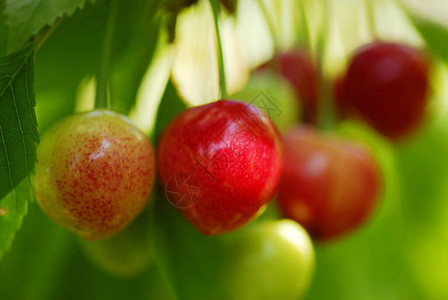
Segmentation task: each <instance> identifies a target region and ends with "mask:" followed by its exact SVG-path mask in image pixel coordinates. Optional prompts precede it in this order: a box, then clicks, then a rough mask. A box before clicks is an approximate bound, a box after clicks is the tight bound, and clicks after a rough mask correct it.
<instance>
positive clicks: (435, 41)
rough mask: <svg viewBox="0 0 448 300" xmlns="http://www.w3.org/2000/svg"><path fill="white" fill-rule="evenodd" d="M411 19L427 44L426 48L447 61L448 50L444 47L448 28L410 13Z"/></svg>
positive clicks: (446, 41) (447, 40) (447, 36)
mask: <svg viewBox="0 0 448 300" xmlns="http://www.w3.org/2000/svg"><path fill="white" fill-rule="evenodd" d="M411 20H412V22H413V24H414V25H415V27H416V28H417V30H418V31H419V32H420V34H421V36H422V37H423V39H424V40H425V41H426V43H427V44H428V49H429V50H430V51H431V52H432V53H434V54H435V55H437V56H439V57H440V58H441V59H443V60H445V61H448V50H447V48H446V45H447V43H448V29H447V28H446V27H443V26H442V25H439V24H437V23H435V22H433V21H431V20H428V19H424V18H422V17H417V16H413V15H411Z"/></svg>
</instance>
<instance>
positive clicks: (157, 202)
mask: <svg viewBox="0 0 448 300" xmlns="http://www.w3.org/2000/svg"><path fill="white" fill-rule="evenodd" d="M337 1H338V0H337ZM165 4H166V1H147V0H135V1H126V0H119V1H118V5H119V6H118V15H117V19H116V22H115V28H114V31H113V32H114V33H113V42H112V46H111V47H112V51H111V62H110V64H111V65H110V71H111V76H110V83H109V85H110V86H109V89H110V97H111V102H112V108H113V109H115V110H119V111H121V112H123V113H127V112H129V110H130V108H132V106H133V105H134V103H135V98H136V96H137V93H138V89H139V87H140V84H141V81H142V78H143V76H144V74H145V72H146V71H147V68H148V66H150V64H151V63H152V62H153V56H154V50H155V47H156V44H157V41H158V40H159V36H160V33H161V32H163V31H164V30H165V29H166V28H165V27H166V26H165V25H166V24H165V23H164V22H165V19H164V18H165V17H166V15H164V13H165V11H164V9H165V7H164V5H165ZM108 6H109V1H105V0H99V1H87V0H23V1H18V0H0V55H4V54H5V53H6V52H7V51H8V52H9V53H12V52H14V51H16V52H14V53H12V54H10V55H8V56H2V57H0V133H1V136H0V137H1V138H0V260H1V259H2V258H3V256H4V259H3V261H1V264H0V298H1V299H13V300H16V299H50V300H51V299H109V300H110V299H125V298H129V297H131V298H132V299H223V298H225V296H224V295H225V293H223V292H222V291H223V289H224V287H223V282H222V281H220V280H219V278H220V277H219V276H221V275H222V274H219V270H220V269H221V268H222V265H223V264H225V263H226V259H231V257H232V253H229V252H228V248H227V247H228V245H229V243H228V242H229V241H230V240H233V239H234V237H235V235H238V232H237V233H235V234H233V233H232V234H226V235H224V236H219V237H206V236H203V235H202V234H201V233H199V232H198V231H197V230H196V229H195V228H194V227H193V226H192V225H191V224H190V223H189V222H187V221H186V220H185V219H184V218H183V217H182V215H181V214H180V213H179V212H178V211H176V210H175V209H173V207H171V206H170V205H169V203H168V202H167V201H166V199H165V195H164V190H163V187H159V188H158V190H157V191H156V192H155V195H154V197H153V198H152V199H151V201H150V205H149V207H148V211H147V213H148V214H144V215H142V217H141V218H140V219H139V220H138V222H139V223H138V224H139V226H143V227H144V226H148V228H143V227H139V229H141V231H138V232H132V237H131V238H130V239H127V238H124V240H125V241H126V242H124V243H123V242H121V241H120V242H119V243H120V247H117V248H115V247H114V246H112V247H111V246H110V242H111V241H105V242H101V243H98V244H88V243H87V244H83V246H81V247H80V242H79V241H77V240H76V239H74V237H73V236H72V234H71V233H69V232H68V231H66V230H65V229H63V228H60V227H57V225H55V224H53V223H52V222H51V221H50V220H49V219H48V218H47V217H46V216H44V215H43V214H42V213H41V212H40V210H39V208H38V207H37V205H36V204H35V203H33V202H31V201H30V200H32V199H33V192H32V184H31V174H32V170H33V168H34V162H35V158H36V156H35V143H36V142H37V141H38V140H39V135H38V132H37V129H36V128H37V122H36V116H35V113H34V109H35V99H34V92H33V89H34V88H35V90H36V94H37V99H36V101H37V107H36V112H37V119H38V120H39V132H40V133H43V132H44V131H45V130H46V129H47V128H48V127H49V126H50V125H52V124H53V123H54V122H56V121H57V120H59V119H61V118H63V117H65V116H67V115H69V114H72V113H73V112H74V110H75V108H76V106H75V104H76V97H77V93H78V87H79V84H80V82H82V81H83V80H86V79H89V78H94V77H95V76H96V75H97V74H98V71H99V69H100V68H101V65H100V62H101V57H102V53H103V37H104V33H105V30H106V28H105V27H106V23H107V12H108ZM78 8H82V9H78ZM215 8H216V7H215ZM4 9H5V10H4ZM315 13H316V14H317V12H315ZM215 15H216V14H215ZM410 17H411V20H412V22H413V23H414V25H415V27H416V29H417V30H418V32H419V33H420V34H421V36H422V37H423V40H424V41H425V42H426V44H427V48H428V50H429V51H430V52H431V53H433V54H435V55H437V56H438V57H440V58H441V59H443V60H444V61H445V62H448V51H447V50H446V45H447V43H448V30H447V29H446V28H445V27H443V26H441V25H439V24H437V23H435V22H433V21H431V20H429V19H423V18H421V17H419V16H416V15H410ZM58 18H61V22H60V23H59V25H58V26H57V27H55V28H54V31H53V33H52V35H51V36H50V37H49V38H48V39H47V40H46V41H45V43H44V44H42V47H41V48H40V50H39V52H38V53H37V54H36V55H35V53H34V48H33V46H30V47H27V48H23V49H22V48H21V47H22V46H23V45H25V44H27V42H28V41H30V39H31V38H32V36H33V35H35V34H37V33H39V32H40V31H41V30H42V28H43V27H45V26H47V25H51V24H53V23H54V22H55V21H56V20H57V19H58ZM285 20H286V19H285ZM293 22H295V23H297V24H302V25H301V26H302V27H304V26H305V25H303V24H306V22H304V20H302V19H300V20H293ZM316 22H317V21H316ZM296 27H298V26H296ZM294 30H296V31H303V32H305V33H306V35H308V34H312V33H311V32H308V30H306V29H305V28H294ZM221 33H222V34H224V33H223V32H221ZM341 34H342V35H344V32H341ZM304 35H305V34H304ZM39 37H40V36H39ZM303 40H306V41H308V40H309V39H308V38H304V39H303ZM30 44H32V43H30ZM223 46H224V48H225V45H223ZM34 57H35V61H34ZM34 65H35V68H33V66H34ZM34 70H35V76H34V77H35V80H36V83H35V84H34V79H33V72H34ZM277 79H278V78H277ZM277 79H273V78H271V77H269V76H265V77H263V76H261V75H260V76H259V77H256V76H254V77H252V78H251V81H250V82H249V85H248V86H247V87H246V88H245V89H244V90H242V91H240V92H239V93H237V94H235V95H233V97H235V98H241V99H242V100H245V101H251V100H253V98H254V97H255V96H256V95H257V94H258V92H260V91H262V92H263V93H265V94H266V95H267V96H268V97H269V99H270V100H272V101H273V102H274V103H275V105H277V106H278V107H279V108H280V110H281V115H279V118H278V119H275V117H274V121H276V122H277V124H279V127H280V128H282V129H284V128H286V127H288V126H289V125H290V124H291V123H294V120H295V119H296V116H297V113H298V110H297V109H296V107H295V104H296V103H294V104H291V101H292V99H291V98H292V93H291V91H288V90H283V89H282V85H281V83H279V82H278V80H277ZM221 85H222V86H223V85H224V84H221ZM277 96H278V97H277ZM184 109H186V105H185V103H184V102H182V100H181V99H180V98H179V96H178V94H177V89H176V86H174V85H173V84H172V82H171V81H170V82H169V83H168V85H167V87H166V90H165V93H164V95H163V98H162V101H161V103H160V106H159V107H158V110H157V119H156V125H155V131H154V133H153V136H152V137H151V138H152V140H153V141H154V142H155V143H154V144H155V145H156V142H157V140H158V138H159V137H160V134H161V133H162V131H163V129H164V128H165V127H166V126H167V125H168V124H169V122H170V121H171V120H172V119H173V118H174V117H175V116H176V115H177V114H179V113H180V112H182V111H183V110H184ZM446 128H448V126H447V123H446V122H442V121H437V122H429V124H428V125H427V126H426V127H425V128H424V129H423V130H422V132H421V133H420V134H419V135H417V136H415V138H414V139H413V140H410V141H408V142H406V143H405V144H403V145H391V144H389V143H388V142H387V141H385V140H383V139H381V138H380V137H378V136H376V135H375V134H373V133H372V132H370V131H369V129H367V128H365V127H363V126H362V125H360V124H357V123H353V124H342V126H341V127H340V128H338V129H337V131H338V132H339V133H341V132H342V133H343V135H345V136H350V137H355V138H357V139H359V140H361V141H363V142H365V143H367V144H368V145H369V146H370V147H371V149H373V150H374V152H375V154H376V156H377V157H378V160H379V161H380V164H381V166H382V170H383V171H384V178H383V179H384V191H383V193H384V194H383V197H382V199H381V203H380V204H379V206H378V207H377V210H376V211H375V212H374V215H373V217H372V219H371V221H370V222H368V223H367V224H366V225H365V226H364V227H363V228H361V229H360V230H358V231H357V232H354V233H353V234H351V235H349V236H347V237H345V238H343V239H342V240H339V241H335V242H333V243H330V244H319V245H317V246H316V273H315V277H314V281H313V283H312V287H311V290H310V292H309V294H308V295H307V299H345V300H346V299H348V300H350V299H445V298H447V297H448V288H447V287H448V281H447V277H446V276H445V274H444V271H445V269H446V268H445V267H447V268H448V259H446V252H447V251H448V247H447V245H448V240H447V238H446V236H448V235H447V233H448V232H447V230H446V228H448V222H447V221H445V220H447V219H448V218H447V217H448V214H447V213H445V211H448V207H447V205H446V199H447V196H448V193H447V189H446V182H447V180H448V171H447V170H448V165H447V164H446V157H447V155H448V144H447V140H448V139H447V137H448V131H447V129H446ZM28 210H29V214H28V215H27V218H25V219H24V216H25V215H26V214H27V212H28ZM263 218H269V219H277V218H279V216H278V215H277V214H276V213H275V206H272V205H271V206H270V209H269V210H268V211H267V213H265V214H264V215H263V216H262V217H261V218H260V219H263ZM260 219H259V220H260ZM259 220H257V222H258V221H259ZM22 221H23V222H22ZM22 223H23V228H22V229H21V230H20V231H19V232H18V233H17V234H16V232H17V231H18V230H19V229H20V228H21V226H22ZM147 223H149V225H148V224H147ZM255 224H256V223H255ZM134 225H135V224H134ZM134 225H133V226H134ZM250 226H252V225H249V226H248V227H247V228H250ZM132 228H133V227H130V228H129V230H134V229H132ZM127 230H128V229H127ZM147 230H148V231H149V232H147ZM239 232H242V231H239ZM123 234H126V231H124V232H123ZM134 234H135V236H137V238H136V240H138V241H142V240H140V238H139V237H140V234H141V235H144V236H145V238H146V239H145V238H144V239H143V244H144V245H141V244H140V245H138V246H142V247H139V248H138V249H137V250H136V248H133V247H134V246H135V245H136V244H134V242H135V240H133V238H134V237H135V236H134ZM14 237H15V242H14V243H12V241H13V239H14ZM121 237H122V236H121ZM121 237H120V236H117V239H120V238H121ZM148 239H149V242H148ZM128 242H129V243H128ZM82 243H86V242H82ZM112 244H113V242H112ZM137 244H138V243H137ZM9 248H11V249H10V251H8V252H7V250H8V249H9ZM147 248H151V252H152V253H151V254H149V253H148V252H149V250H148V252H147V250H146V249H147ZM110 250H113V251H110ZM134 250H136V251H135V252H133V251H134ZM134 253H135V254H134ZM117 255H118V256H119V258H120V259H118V260H115V258H116V257H117ZM138 255H142V256H141V258H143V259H142V261H139V260H138V259H137V258H136V256H138ZM229 257H230V258H229ZM86 258H87V259H86ZM150 258H151V259H153V260H154V263H153V264H150V263H149V262H148V261H147V260H149V259H150ZM89 259H90V261H89ZM128 259H129V260H128ZM91 262H92V263H91ZM114 262H115V263H117V264H112V263H114ZM145 264H149V267H146V265H145ZM141 265H143V266H141ZM140 266H141V269H139V270H138V272H136V273H135V274H131V275H135V277H133V278H132V280H129V279H123V278H120V275H123V274H124V273H126V272H128V273H127V274H126V275H129V274H130V273H133V272H131V271H129V270H130V269H132V271H135V270H136V269H138V267H140ZM131 267H136V268H131ZM444 268H445V269H444ZM123 270H124V273H123ZM119 273H120V274H119ZM137 273H138V274H137ZM229 273H231V272H229ZM117 275H118V276H117ZM121 277H123V276H121ZM24 286H25V287H26V288H23V287H24Z"/></svg>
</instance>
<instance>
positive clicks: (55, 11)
mask: <svg viewBox="0 0 448 300" xmlns="http://www.w3.org/2000/svg"><path fill="white" fill-rule="evenodd" d="M85 2H86V0H22V1H18V0H6V10H5V13H6V15H7V16H8V18H7V24H8V25H9V38H8V52H14V51H17V50H18V49H20V48H21V47H22V46H23V44H24V43H25V42H26V41H27V40H28V39H29V38H30V37H31V36H33V35H34V34H36V33H37V32H38V31H39V30H40V29H41V28H42V27H44V26H45V25H51V24H53V23H54V21H55V20H56V18H58V17H61V16H63V15H68V16H70V15H71V14H72V13H73V12H74V11H75V10H76V9H77V8H78V7H83V5H84V3H85Z"/></svg>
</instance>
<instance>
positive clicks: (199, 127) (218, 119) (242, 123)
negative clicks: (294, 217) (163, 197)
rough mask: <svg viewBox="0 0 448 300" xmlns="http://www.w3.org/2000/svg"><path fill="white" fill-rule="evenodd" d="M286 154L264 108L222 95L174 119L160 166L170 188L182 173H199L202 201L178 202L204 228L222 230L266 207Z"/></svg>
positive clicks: (195, 176)
mask: <svg viewBox="0 0 448 300" xmlns="http://www.w3.org/2000/svg"><path fill="white" fill-rule="evenodd" d="M281 154H282V151H281V141H280V138H279V134H278V131H277V129H276V128H275V125H273V123H272V122H271V120H270V119H269V118H268V117H267V116H266V115H265V114H264V113H263V112H262V111H261V110H259V109H258V108H257V107H255V106H253V105H251V104H247V103H244V102H240V101H234V100H220V101H217V102H213V103H210V104H206V105H202V106H197V107H193V108H190V109H187V110H186V111H184V112H183V113H182V114H181V115H179V116H178V117H177V118H175V119H174V120H173V121H172V122H171V123H170V125H169V126H168V127H167V128H166V130H165V131H164V133H163V135H162V137H161V139H160V142H159V146H158V168H159V174H160V178H161V180H162V183H163V185H164V187H165V189H167V188H169V186H168V185H169V184H170V182H172V180H173V178H175V177H176V176H177V177H176V178H181V177H183V178H184V179H185V178H190V180H191V179H194V180H191V181H190V183H191V185H194V187H195V188H196V197H197V201H195V202H194V203H192V205H189V206H183V205H182V206H177V207H178V208H179V210H180V211H181V212H182V214H183V215H184V216H185V217H186V218H187V219H188V220H189V221H190V222H191V223H192V224H193V225H195V226H196V227H197V228H198V229H199V230H200V231H201V232H202V233H204V234H206V235H217V234H221V233H224V232H228V231H231V230H233V229H236V228H238V227H240V226H242V225H244V224H245V223H247V222H248V221H249V220H251V219H252V218H254V217H255V216H256V215H257V213H258V212H259V211H262V209H263V208H264V206H265V204H266V203H268V201H269V200H270V199H271V198H272V197H273V195H274V192H275V190H276V189H277V185H278V181H279V179H280V174H281V164H282V159H281V158H282V156H281ZM179 186H180V184H179ZM168 192H169V191H168ZM179 192H180V193H181V194H182V193H183V192H186V191H185V190H183V191H181V189H180V187H179ZM167 196H168V197H169V195H168V194H167ZM169 200H172V199H169ZM171 203H172V204H173V201H171ZM174 204H176V203H174Z"/></svg>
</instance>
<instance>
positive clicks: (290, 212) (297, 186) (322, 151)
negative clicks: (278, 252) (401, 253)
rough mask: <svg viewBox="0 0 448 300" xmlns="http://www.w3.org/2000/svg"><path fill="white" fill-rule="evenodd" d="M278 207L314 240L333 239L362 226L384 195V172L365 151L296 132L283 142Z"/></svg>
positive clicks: (302, 129)
mask: <svg viewBox="0 0 448 300" xmlns="http://www.w3.org/2000/svg"><path fill="white" fill-rule="evenodd" d="M283 159H284V169H283V173H282V178H281V180H280V184H279V191H278V197H277V198H278V205H279V207H280V210H281V211H282V213H283V214H284V215H285V216H286V217H288V218H291V219H293V220H295V221H297V222H299V223H300V224H302V225H303V226H304V227H305V228H306V229H307V230H308V232H309V233H310V234H311V236H313V237H315V238H317V239H320V240H328V239H331V238H335V237H337V236H340V235H342V234H344V233H347V232H349V231H351V230H353V229H355V228H356V227H358V226H359V225H360V224H361V223H362V222H363V221H364V220H365V219H366V218H367V217H368V216H369V215H370V213H371V212H372V210H373V208H374V206H375V204H376V202H377V198H378V195H379V190H380V178H379V169H378V166H377V164H376V162H375V159H374V158H373V157H372V155H371V154H370V153H369V152H368V151H367V149H365V148H364V147H362V146H360V145H358V144H354V143H353V142H349V141H345V140H338V139H336V138H333V137H330V136H325V135H321V134H319V133H318V132H317V131H315V130H313V129H311V128H307V127H294V128H292V129H290V130H289V131H288V132H287V133H286V134H285V135H284V137H283Z"/></svg>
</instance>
